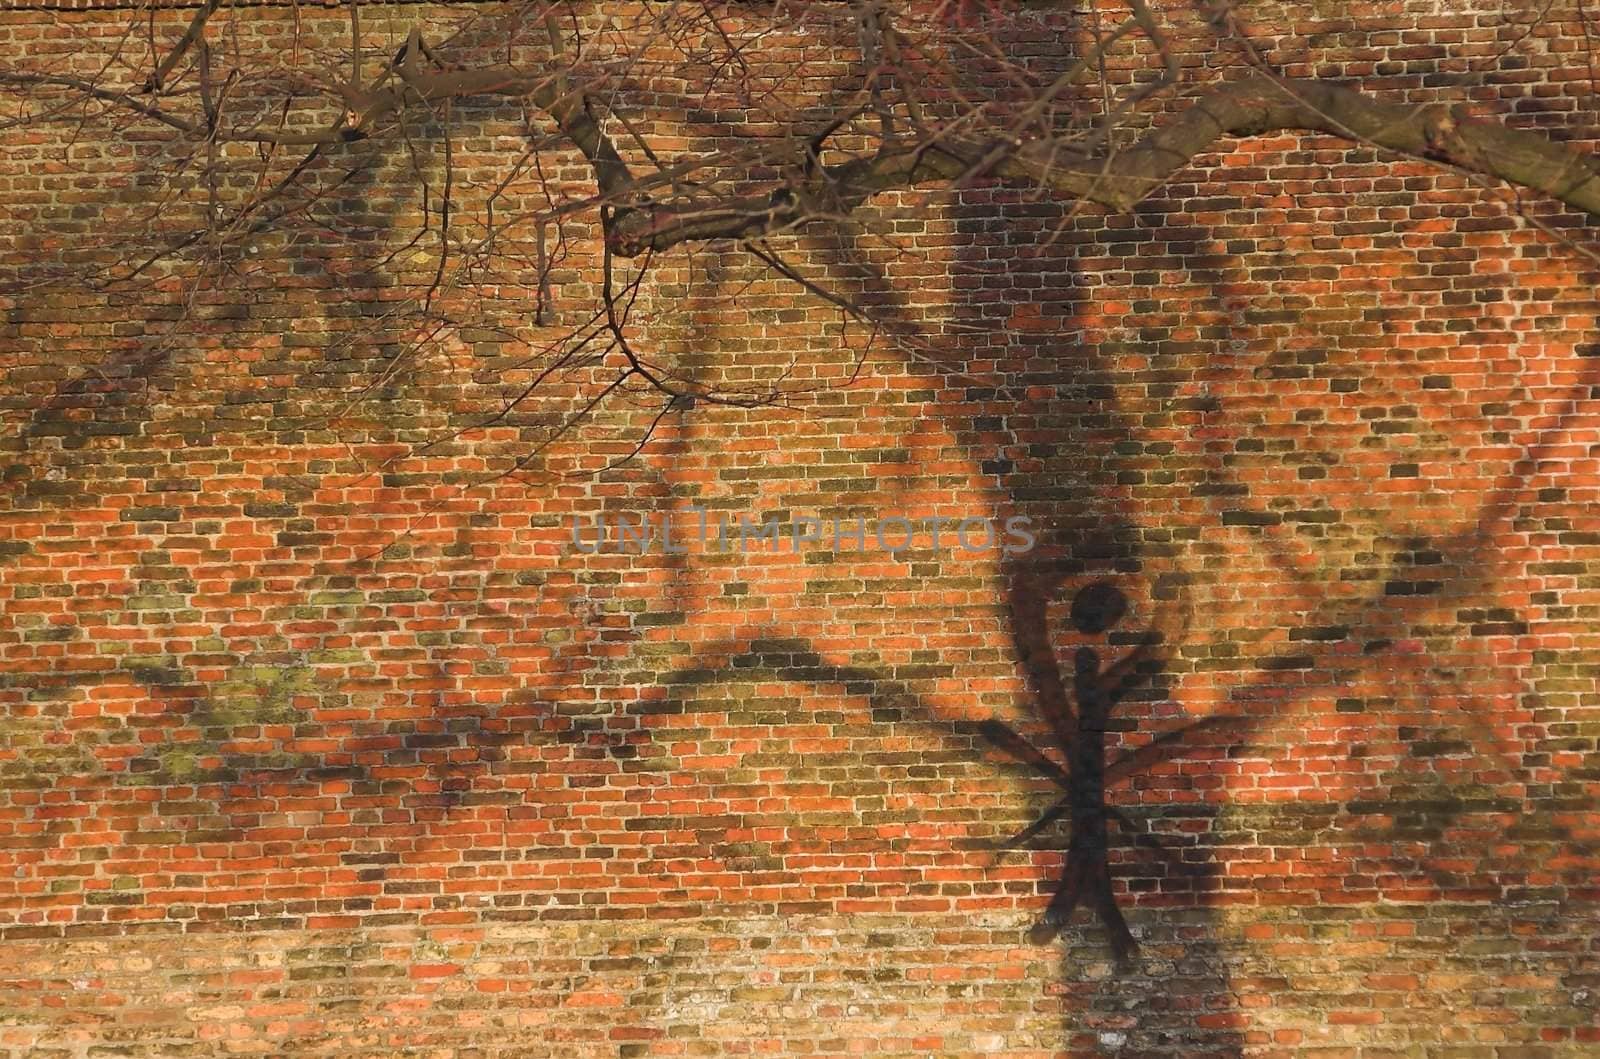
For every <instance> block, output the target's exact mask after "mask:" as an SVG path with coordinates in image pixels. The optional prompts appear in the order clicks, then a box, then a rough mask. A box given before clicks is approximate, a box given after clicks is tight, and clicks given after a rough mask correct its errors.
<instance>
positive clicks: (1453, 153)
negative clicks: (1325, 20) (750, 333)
mask: <svg viewBox="0 0 1600 1059" xmlns="http://www.w3.org/2000/svg"><path fill="white" fill-rule="evenodd" d="M1291 130H1301V131H1309V132H1322V133H1326V134H1328V135H1331V136H1337V137H1340V138H1343V139H1347V140H1351V141H1353V142H1358V143H1365V144H1370V145H1373V146H1377V147H1381V148H1385V149H1387V150H1391V151H1395V152H1397V153H1400V154H1405V155H1410V156H1412V157H1417V158H1425V159H1429V160H1433V161H1437V162H1444V163H1447V164H1450V165H1453V166H1456V167H1459V168H1461V169H1464V170H1468V171H1470V172H1474V173H1479V174H1482V175H1484V176H1490V177H1495V178H1498V179H1501V180H1505V181H1507V182H1509V183H1512V184H1516V185H1519V186H1521V187H1526V188H1531V189H1533V190H1535V191H1539V192H1542V193H1544V194H1547V195H1549V196H1551V197H1553V198H1556V199H1558V200H1560V201H1561V202H1564V203H1566V204H1567V205H1569V206H1572V207H1573V208H1575V209H1577V210H1580V211H1582V212H1584V213H1587V214H1589V215H1591V216H1596V217H1600V164H1597V162H1596V160H1595V159H1594V158H1593V157H1591V156H1588V155H1584V154H1581V153H1579V152H1577V151H1574V150H1572V149H1571V148H1569V147H1566V146H1565V145H1563V144H1560V143H1557V142H1555V141H1553V140H1551V139H1550V138H1549V137H1548V136H1546V135H1544V134H1542V133H1537V132H1527V131H1523V130H1519V129H1511V128H1507V127H1505V126H1504V125H1501V124H1499V123H1497V122H1493V121H1487V120H1480V119H1474V118H1470V117H1467V116H1466V115H1464V114H1463V113H1462V112H1461V111H1460V110H1459V108H1457V109H1452V108H1450V107H1446V106H1443V105H1432V106H1425V107H1416V106H1407V105H1403V104H1394V103H1383V102H1380V101H1377V100H1374V99H1371V98H1369V97H1367V96H1365V95H1363V94H1361V93H1360V92H1357V91H1355V90H1353V89H1349V88H1345V87H1342V86H1339V85H1333V84H1328V83H1325V82H1322V81H1314V80H1280V79H1276V78H1272V77H1266V76H1258V77H1253V78H1250V79H1248V80H1242V81H1237V82H1233V83H1230V84H1226V85H1222V86H1219V87H1217V88H1215V89H1212V90H1211V91H1209V92H1207V93H1206V94H1204V95H1202V96H1200V97H1199V98H1198V99H1196V100H1195V102H1194V103H1193V104H1191V105H1190V106H1189V108H1188V109H1186V110H1185V111H1184V112H1183V113H1182V114H1181V115H1179V116H1178V118H1177V119H1176V120H1174V121H1173V122H1171V123H1170V124H1167V125H1165V126H1162V127H1161V128H1159V129H1157V130H1155V131H1154V132H1152V133H1150V134H1149V135H1147V136H1146V137H1145V138H1144V139H1143V140H1142V141H1140V142H1139V143H1138V144H1136V145H1135V146H1133V147H1131V148H1129V149H1127V150H1124V151H1121V152H1117V153H1113V154H1109V155H1106V156H1104V157H1084V156H1082V155H1074V154H1071V153H1069V151H1070V146H1069V145H1063V144H1062V143H1060V142H1057V141H1051V140H1036V141H1032V142H1028V143H1024V144H1013V145H1003V144H997V143H996V142H995V141H987V142H971V143H958V142H954V141H952V142H947V143H944V144H937V145H931V146H930V145H929V144H926V143H924V144H922V145H919V146H918V147H916V148H913V149H908V150H904V151H899V152H895V153H890V154H882V155H878V156H875V157H872V158H865V159H859V160H854V161H850V162H845V163H841V164H838V165H834V166H828V167H823V168H821V169H818V170H815V171H814V175H813V176H812V177H811V179H810V180H808V181H806V182H805V183H804V184H802V185H800V186H798V187H795V186H792V185H791V186H785V187H784V188H781V189H779V190H778V191H776V192H774V193H773V194H771V195H767V196H749V197H744V198H739V199H733V200H729V201H727V202H725V203H723V204H721V205H719V206H717V207H715V208H710V209H708V208H704V207H700V206H678V205H675V204H673V203H670V202H662V203H655V204H651V205H649V206H645V207H642V208H639V209H635V210H630V211H627V212H625V213H624V214H622V215H620V216H619V217H618V219H617V221H616V223H615V224H614V225H613V228H612V233H611V238H612V242H613V249H614V251H615V252H616V253H618V254H622V255H632V254H638V253H641V252H643V251H644V250H662V249H665V248H667V247H670V246H674V245H676V244H678V243H683V242H691V241H699V240H707V239H724V238H749V237H751V236H754V235H759V234H762V233H765V232H771V231H774V230H777V229H782V228H789V227H793V226H794V225H796V224H800V223H803V222H804V221H806V220H810V219H813V218H817V217H823V216H830V215H838V214H840V213H846V212H849V211H850V210H853V209H855V208H857V207H859V206H860V205H861V204H862V203H864V202H865V201H866V200H867V199H869V198H870V197H872V196H873V195H876V194H879V193H881V192H884V191H890V190H894V189H897V188H906V187H912V186H915V185H918V184H924V183H933V182H939V181H950V180H958V179H962V178H964V177H967V176H969V175H971V173H972V171H973V169H974V167H975V166H976V165H977V163H978V161H979V160H980V159H985V160H986V159H989V158H991V157H993V152H994V151H995V149H996V147H997V146H1004V147H1005V150H1004V153H1003V155H1002V157H1001V158H1000V160H999V161H998V162H995V163H994V164H992V165H989V166H987V167H985V170H984V171H985V172H986V173H988V174H991V175H994V176H1000V177H1005V178H1009V179H1014V180H1019V181H1024V182H1028V183H1032V184H1036V185H1040V186H1045V187H1049V188H1051V189H1053V190H1055V191H1057V192H1059V193H1061V194H1063V195H1066V196H1069V197H1072V198H1079V199H1086V200H1088V201H1091V202H1095V203H1098V204H1100V205H1102V206H1105V207H1107V208H1109V209H1112V210H1116V211H1126V210H1129V209H1131V208H1133V207H1134V206H1135V205H1137V204H1138V203H1139V202H1140V201H1142V200H1143V199H1145V198H1147V197H1148V196H1149V195H1151V194H1152V193H1154V192H1155V191H1156V189H1158V188H1159V187H1161V185H1162V184H1164V183H1165V182H1166V181H1167V180H1169V179H1170V178H1171V177H1172V176H1173V174H1175V173H1177V172H1178V171H1179V170H1180V169H1182V168H1183V167H1184V166H1186V165H1188V164H1189V163H1190V162H1191V161H1192V160H1193V159H1194V158H1195V157H1196V156H1197V155H1199V154H1201V153H1202V152H1204V151H1206V150H1208V149H1209V148H1211V147H1212V146H1213V145H1214V144H1215V143H1216V142H1217V141H1218V140H1220V139H1222V138H1224V137H1229V136H1235V137H1238V136H1257V135H1262V134H1264V133H1269V132H1283V131H1291Z"/></svg>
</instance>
